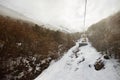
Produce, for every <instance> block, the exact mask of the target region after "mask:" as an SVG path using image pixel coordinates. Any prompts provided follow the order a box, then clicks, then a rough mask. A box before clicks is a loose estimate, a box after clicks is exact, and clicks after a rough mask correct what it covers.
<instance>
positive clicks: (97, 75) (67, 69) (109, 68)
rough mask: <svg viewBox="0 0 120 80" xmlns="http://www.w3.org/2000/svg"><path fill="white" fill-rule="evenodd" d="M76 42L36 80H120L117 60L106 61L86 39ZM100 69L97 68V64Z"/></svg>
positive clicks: (119, 68)
mask: <svg viewBox="0 0 120 80" xmlns="http://www.w3.org/2000/svg"><path fill="white" fill-rule="evenodd" d="M83 40H84V38H81V39H80V40H78V41H77V42H76V45H75V46H73V47H72V48H71V49H70V50H68V52H67V53H66V54H64V56H63V57H62V58H61V59H60V60H58V61H56V62H53V61H52V62H51V64H50V66H49V67H48V68H47V69H46V70H44V71H43V72H42V73H41V74H40V75H39V76H38V77H37V78H36V79H35V80H120V67H118V66H119V65H120V64H119V63H118V62H117V60H115V59H112V58H110V59H105V58H104V55H102V54H100V52H97V50H96V49H95V48H94V47H92V45H91V43H90V42H89V41H88V39H87V38H86V42H83ZM97 63H98V64H101V65H103V66H102V67H100V66H101V65H99V66H98V68H99V67H100V69H97V65H96V68H95V64H97Z"/></svg>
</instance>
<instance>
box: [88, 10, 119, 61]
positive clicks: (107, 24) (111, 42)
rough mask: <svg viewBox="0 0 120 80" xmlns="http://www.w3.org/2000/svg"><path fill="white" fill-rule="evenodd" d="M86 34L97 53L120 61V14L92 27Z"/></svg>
mask: <svg viewBox="0 0 120 80" xmlns="http://www.w3.org/2000/svg"><path fill="white" fill-rule="evenodd" d="M87 33H88V37H89V39H90V41H91V42H92V44H93V46H94V47H96V48H97V49H98V51H105V53H107V54H110V55H112V56H114V57H115V58H117V59H120V12H118V13H116V14H115V15H112V16H110V17H108V18H106V19H104V20H102V21H100V22H98V23H96V24H94V25H92V26H91V27H90V28H89V29H88V31H87Z"/></svg>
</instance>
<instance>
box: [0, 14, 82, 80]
mask: <svg viewBox="0 0 120 80" xmlns="http://www.w3.org/2000/svg"><path fill="white" fill-rule="evenodd" d="M79 37H80V33H75V34H67V33H63V32H60V31H52V30H49V29H46V28H43V27H42V26H38V25H37V24H34V25H33V24H29V23H27V22H24V21H21V20H15V19H12V18H9V17H3V16H0V64H1V66H0V71H1V72H0V80H4V79H5V80H32V79H34V78H35V77H36V76H38V75H39V74H40V73H41V72H42V71H43V70H44V69H45V68H47V67H48V66H49V63H50V61H51V60H53V59H58V58H59V57H60V56H61V55H63V53H64V52H65V51H67V50H68V49H69V48H70V47H71V46H73V45H74V40H77V39H78V38H79ZM43 61H44V62H43ZM37 68H38V69H37ZM22 74H23V75H22Z"/></svg>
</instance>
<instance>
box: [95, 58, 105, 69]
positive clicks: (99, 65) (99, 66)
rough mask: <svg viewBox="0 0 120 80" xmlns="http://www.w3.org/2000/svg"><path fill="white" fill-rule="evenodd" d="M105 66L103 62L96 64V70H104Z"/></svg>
mask: <svg viewBox="0 0 120 80" xmlns="http://www.w3.org/2000/svg"><path fill="white" fill-rule="evenodd" d="M104 66H105V65H104V62H103V61H102V60H99V61H97V62H96V63H95V64H94V67H95V70H101V69H104Z"/></svg>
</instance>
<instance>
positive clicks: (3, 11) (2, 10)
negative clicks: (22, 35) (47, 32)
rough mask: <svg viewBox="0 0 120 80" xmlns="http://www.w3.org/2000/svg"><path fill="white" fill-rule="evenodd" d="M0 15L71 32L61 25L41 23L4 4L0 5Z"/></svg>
mask: <svg viewBox="0 0 120 80" xmlns="http://www.w3.org/2000/svg"><path fill="white" fill-rule="evenodd" d="M0 15H2V16H9V17H12V18H15V19H19V20H23V21H27V22H30V23H35V24H38V25H40V26H41V25H44V26H43V27H45V28H48V29H51V30H60V31H62V32H69V33H70V32H72V31H71V30H69V29H68V28H65V27H61V26H58V27H57V26H53V25H50V24H44V23H42V22H40V21H38V20H35V19H33V18H30V17H27V16H26V15H24V14H21V13H19V12H17V11H15V10H13V9H10V8H7V7H6V6H3V5H0Z"/></svg>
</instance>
